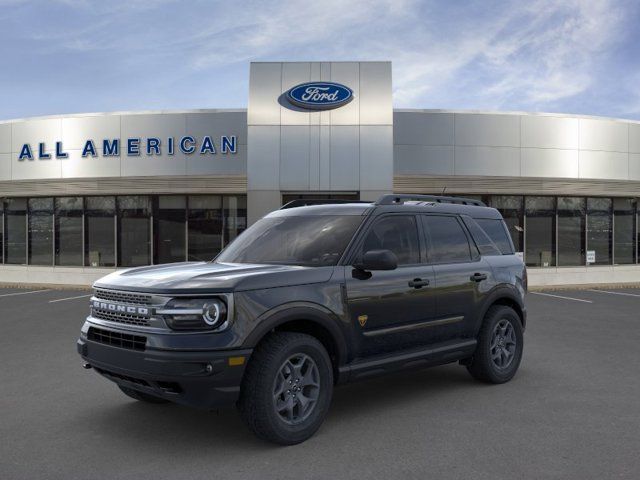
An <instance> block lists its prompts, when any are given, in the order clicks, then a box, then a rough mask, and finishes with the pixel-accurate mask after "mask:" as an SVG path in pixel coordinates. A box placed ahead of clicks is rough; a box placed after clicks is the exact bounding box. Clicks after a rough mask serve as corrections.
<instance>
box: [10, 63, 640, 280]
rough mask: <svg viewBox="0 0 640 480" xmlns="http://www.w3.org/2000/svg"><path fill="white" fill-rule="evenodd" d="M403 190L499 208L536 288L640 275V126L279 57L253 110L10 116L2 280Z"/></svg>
mask: <svg viewBox="0 0 640 480" xmlns="http://www.w3.org/2000/svg"><path fill="white" fill-rule="evenodd" d="M315 100H317V102H316V101H315ZM391 192H393V193H406V194H442V193H443V192H444V193H445V194H446V195H451V196H457V195H460V196H465V197H472V198H477V199H481V200H483V201H484V202H485V203H486V204H487V205H490V206H493V207H495V208H497V209H499V210H500V211H501V212H502V214H503V216H504V217H505V220H506V222H507V224H508V227H509V230H510V232H511V235H512V238H513V242H514V245H515V247H516V250H517V251H518V252H521V254H522V255H523V257H524V260H525V262H526V264H527V266H528V267H529V279H530V283H531V284H533V285H542V284H556V285H557V284H583V283H611V282H635V281H640V265H638V248H639V241H638V238H639V237H638V214H639V211H638V201H637V200H638V198H639V197H640V122H637V121H628V120H618V119H610V118H599V117H586V116H577V115H570V114H543V113H527V112H478V111H457V110H456V111H453V110H452V111H449V110H423V109H394V108H393V102H392V76H391V63H390V62H326V63H325V62H264V63H252V64H251V68H250V81H249V96H248V108H247V109H233V110H221V109H202V110H185V111H140V112H116V113H89V114H73V115H60V116H47V117H38V118H29V119H19V120H9V121H0V251H1V256H0V282H7V283H20V282H30V283H57V284H89V283H91V282H92V281H93V280H95V279H97V278H99V277H100V276H102V275H105V274H106V273H109V272H111V271H113V270H114V269H116V268H124V267H130V266H139V265H149V264H159V263H166V262H179V261H185V260H196V261H199V260H208V259H211V258H213V257H214V256H215V255H216V253H218V252H219V251H220V250H221V249H222V248H223V247H224V246H225V245H226V244H228V243H229V242H230V241H231V240H233V239H234V238H235V237H236V236H237V235H238V234H239V233H241V232H242V231H243V230H244V229H245V228H246V227H247V226H248V225H250V224H251V223H253V222H255V221H256V220H258V219H259V218H260V217H261V216H263V215H264V214H266V213H268V212H269V211H272V210H275V209H277V208H279V207H280V206H281V205H282V204H283V203H285V202H287V201H289V200H292V199H297V198H302V199H304V198H323V199H358V200H375V199H376V198H378V197H379V196H380V195H382V194H385V193H391Z"/></svg>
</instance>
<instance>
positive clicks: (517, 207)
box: [489, 195, 524, 252]
mask: <svg viewBox="0 0 640 480" xmlns="http://www.w3.org/2000/svg"><path fill="white" fill-rule="evenodd" d="M523 204H524V198H523V197H521V196H514V195H492V196H491V198H490V199H489V205H490V206H491V207H493V208H495V209H497V210H498V211H499V212H500V213H501V214H502V217H503V218H504V222H505V223H506V224H507V227H508V228H509V233H510V234H511V240H512V241H513V246H514V247H515V249H516V252H522V251H523V248H524V245H523V242H524V222H523V214H524V209H523Z"/></svg>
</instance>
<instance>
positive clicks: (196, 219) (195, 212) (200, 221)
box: [189, 195, 222, 261]
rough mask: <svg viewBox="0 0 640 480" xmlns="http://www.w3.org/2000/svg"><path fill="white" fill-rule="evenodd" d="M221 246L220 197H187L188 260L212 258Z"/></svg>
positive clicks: (207, 259)
mask: <svg viewBox="0 0 640 480" xmlns="http://www.w3.org/2000/svg"><path fill="white" fill-rule="evenodd" d="M221 248H222V198H221V197H220V196H218V195H194V196H190V197H189V260H192V261H209V260H213V257H215V256H216V255H217V254H218V252H219V251H220V249H221Z"/></svg>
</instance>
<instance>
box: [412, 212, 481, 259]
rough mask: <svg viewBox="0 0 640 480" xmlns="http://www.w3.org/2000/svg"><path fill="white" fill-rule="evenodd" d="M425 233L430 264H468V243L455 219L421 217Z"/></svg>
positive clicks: (469, 254) (469, 257) (469, 255)
mask: <svg viewBox="0 0 640 480" xmlns="http://www.w3.org/2000/svg"><path fill="white" fill-rule="evenodd" d="M422 220H423V223H424V227H425V231H426V233H427V240H428V241H427V245H428V252H429V254H428V257H429V262H431V263H446V262H468V261H470V260H471V251H470V249H469V241H468V240H467V235H466V234H465V232H464V230H463V228H462V225H460V222H458V219H457V218H455V217H440V216H426V215H425V216H423V217H422Z"/></svg>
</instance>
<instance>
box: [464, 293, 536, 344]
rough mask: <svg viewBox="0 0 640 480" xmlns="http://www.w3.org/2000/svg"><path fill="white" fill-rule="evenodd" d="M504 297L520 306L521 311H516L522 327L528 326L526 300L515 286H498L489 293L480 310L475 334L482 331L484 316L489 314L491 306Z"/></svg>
mask: <svg viewBox="0 0 640 480" xmlns="http://www.w3.org/2000/svg"><path fill="white" fill-rule="evenodd" d="M503 299H506V300H508V301H510V302H513V303H515V304H516V305H517V306H518V307H519V309H520V312H516V313H518V316H519V317H520V319H521V320H522V328H523V329H524V328H525V327H526V315H525V312H526V309H525V306H524V301H523V300H522V298H521V297H520V295H519V294H518V292H517V290H515V287H507V286H498V287H496V288H494V289H493V290H492V291H491V292H490V293H489V295H488V296H487V298H486V299H485V301H484V302H483V304H482V307H481V308H480V310H479V312H478V317H477V318H478V322H477V325H476V329H475V332H474V335H475V336H477V334H478V332H479V331H480V326H481V325H482V321H483V320H484V316H485V315H486V314H487V311H488V310H489V308H491V306H492V305H493V304H495V303H496V302H499V301H500V300H503Z"/></svg>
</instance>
